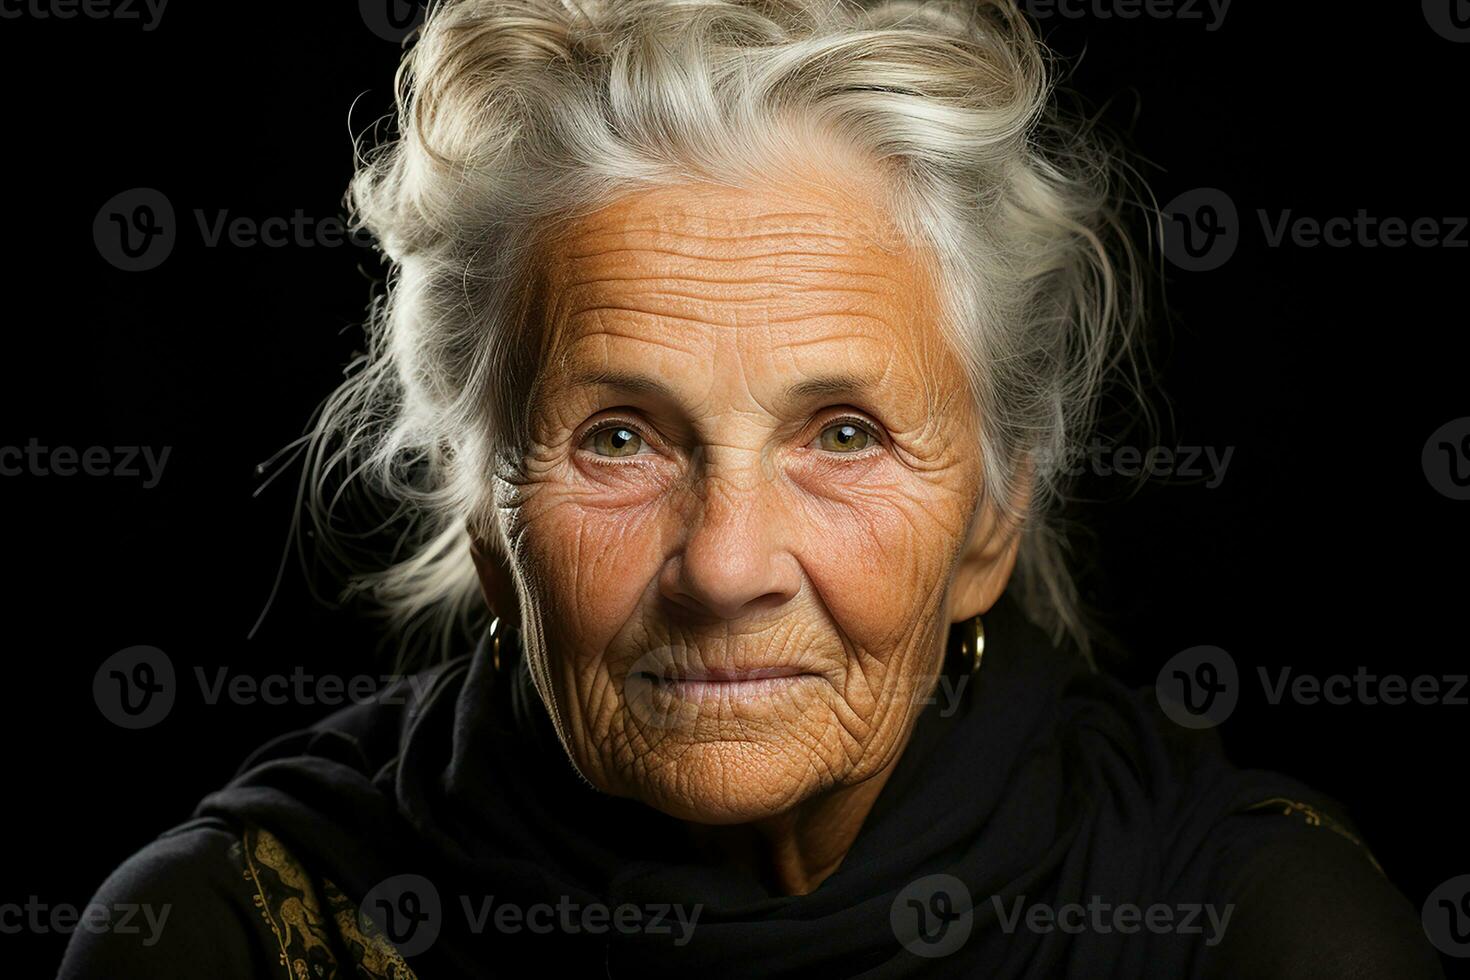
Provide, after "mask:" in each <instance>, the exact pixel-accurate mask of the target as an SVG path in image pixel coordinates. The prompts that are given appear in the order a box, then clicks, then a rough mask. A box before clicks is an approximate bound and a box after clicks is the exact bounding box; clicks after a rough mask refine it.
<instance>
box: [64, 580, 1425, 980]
mask: <svg viewBox="0 0 1470 980" xmlns="http://www.w3.org/2000/svg"><path fill="white" fill-rule="evenodd" d="M986 632H987V649H986V653H985V659H984V661H983V664H982V666H981V669H980V671H979V673H978V675H976V677H975V678H974V679H973V683H970V684H969V689H968V690H967V691H966V692H965V694H964V696H963V698H962V699H961V701H960V702H959V705H958V710H954V711H945V710H943V708H944V706H945V703H944V701H943V700H942V699H940V700H936V701H935V702H934V703H931V704H930V705H928V706H927V707H926V708H925V709H924V711H923V713H922V714H921V715H920V717H919V720H918V722H917V723H916V726H915V729H914V733H913V737H912V739H911V740H910V743H909V745H908V747H907V749H906V750H905V752H904V755H903V757H902V758H901V759H900V760H899V762H898V765H897V767H896V768H895V770H894V771H893V774H892V776H891V777H890V779H889V781H888V783H887V784H886V785H885V786H884V787H883V790H882V792H881V794H880V795H879V797H878V799H877V801H876V803H875V805H874V807H873V809H872V811H871V812H870V814H869V816H868V817H867V819H866V821H865V823H864V824H863V827H862V829H861V832H860V833H859V836H858V838H857V840H856V841H855V843H854V844H853V846H852V848H851V850H850V851H849V853H848V854H847V856H846V858H845V859H844V861H843V863H842V864H841V866H840V867H839V868H838V869H837V871H836V872H834V873H833V874H832V875H831V876H830V877H829V878H827V879H826V880H825V881H824V882H823V883H822V884H821V885H820V886H818V887H817V888H816V889H815V890H814V891H812V892H811V893H810V894H808V895H803V896H786V895H782V894H779V893H774V892H772V891H771V890H770V888H769V887H768V886H767V885H766V884H765V883H764V882H763V881H762V880H760V879H759V878H758V877H756V876H755V875H754V874H753V873H751V872H748V871H742V870H738V869H733V868H730V867H726V866H724V865H720V866H715V865H712V864H710V863H709V862H707V861H705V860H703V859H701V858H700V857H699V854H698V853H697V852H696V850H695V849H694V847H693V845H692V844H691V843H689V839H688V836H687V834H686V833H685V832H684V829H683V826H682V825H681V824H680V823H679V822H678V821H675V820H673V819H672V818H669V817H667V816H665V815H663V814H662V813H660V812H658V811H655V810H653V809H651V808H649V807H646V806H644V805H642V804H640V803H636V802H633V801H631V800H623V799H615V798H611V797H608V796H606V795H604V794H601V793H598V792H597V791H595V790H594V789H592V788H591V787H590V786H588V785H587V784H586V783H585V782H584V781H583V780H582V779H581V778H580V777H579V776H578V775H577V773H576V771H575V770H574V769H573V768H572V766H571V764H570V762H569V760H568V759H567V758H566V755H565V752H564V751H563V750H562V748H561V747H560V745H559V744H557V742H556V740H555V735H554V733H553V732H552V731H551V728H550V721H549V719H548V718H547V717H546V714H545V711H544V708H542V706H541V705H540V702H539V701H538V700H537V699H536V696H535V693H534V691H532V690H531V689H530V686H529V679H528V676H527V674H526V671H525V668H524V665H518V666H517V667H516V668H514V669H513V672H509V673H506V674H502V675H497V673H496V672H495V670H494V669H493V667H492V666H491V663H490V658H489V657H488V655H487V654H486V651H485V649H484V647H483V645H482V648H481V649H480V650H478V651H476V653H474V654H472V655H470V656H466V657H462V658H459V659H458V660H455V661H451V662H449V663H446V664H444V665H441V666H440V667H437V668H434V669H433V670H432V671H430V672H427V673H426V674H424V675H420V676H419V677H417V678H416V679H415V680H416V682H417V683H418V684H420V685H424V684H426V687H424V688H422V689H421V691H420V695H421V696H415V695H414V694H413V687H412V686H411V685H409V684H407V683H406V682H405V683H402V684H401V686H400V687H399V688H398V690H399V692H400V693H402V694H403V695H404V697H403V699H402V700H403V701H404V702H406V703H401V704H394V703H386V702H388V701H390V700H394V699H390V698H380V699H377V700H376V701H375V702H373V703H370V704H364V705H358V706H353V707H351V708H348V709H345V710H343V711H340V712H338V713H337V714H335V715H333V716H332V717H330V718H327V719H325V720H324V721H322V722H320V723H319V724H317V725H316V726H313V727H312V728H310V729H307V730H304V731H301V732H296V733H292V734H289V735H286V736H283V737H281V738H279V739H276V740H275V741H273V742H271V743H268V744H267V745H265V746H264V747H262V749H260V750H259V751H258V752H257V753H256V754H255V755H254V756H253V757H252V758H251V759H250V760H249V761H248V762H247V763H246V765H245V767H244V768H243V769H242V770H241V773H240V775H239V776H237V777H236V779H235V780H234V781H233V782H231V783H230V784H229V785H228V786H227V787H225V788H224V789H223V790H221V791H219V792H217V793H214V794H212V795H211V796H209V797H207V798H205V800H204V801H203V802H202V803H201V804H200V806H199V808H198V811H197V813H196V820H194V821H193V822H191V823H189V824H186V825H184V826H183V827H180V828H176V829H175V830H173V831H171V832H170V833H168V834H165V835H164V836H163V837H161V838H160V839H159V840H158V841H156V842H155V843H153V844H151V845H149V846H148V847H146V848H144V849H143V850H142V851H141V852H139V853H138V854H137V855H135V856H134V857H133V858H131V859H130V860H129V861H128V862H126V863H125V864H124V865H123V866H122V867H121V868H120V869H119V870H118V871H117V872H116V873H115V874H114V875H113V876H112V877H111V878H109V879H108V881H107V882H106V883H105V884H104V885H103V887H102V891H101V893H100V894H99V898H98V901H103V902H108V903H115V902H120V901H130V902H153V903H164V902H168V903H171V904H172V906H173V912H172V916H171V917H170V919H169V925H168V927H166V928H165V929H164V930H163V932H162V936H161V937H160V938H159V939H158V941H157V942H156V943H155V944H154V945H152V946H150V947H147V948H144V947H143V946H142V945H141V943H139V942H138V941H137V938H136V937H124V936H116V935H90V934H84V933H81V932H79V933H78V934H77V935H76V936H75V938H74V940H73V944H72V946H71V948H70V949H69V950H68V953H67V958H66V961H65V963H64V965H63V968H62V972H61V976H62V977H63V978H65V980H81V978H108V980H130V978H142V977H149V978H171V977H196V976H198V977H206V976H207V977H211V978H220V980H232V978H237V977H238V978H244V977H282V978H285V977H293V978H294V977H298V976H312V977H316V976H321V977H330V976H334V975H335V976H344V977H345V976H363V977H399V978H403V977H409V976H416V977H418V978H421V980H456V978H468V977H489V976H522V975H526V974H527V973H529V972H530V971H532V970H535V971H538V972H539V971H545V970H551V971H555V973H556V974H557V975H563V974H565V975H568V976H574V977H635V976H636V977H663V976H670V977H672V976H680V977H699V978H716V977H747V976H749V977H785V976H791V977H795V976H802V977H856V976H862V977H871V978H887V977H908V976H933V977H978V976H983V977H994V978H1003V977H1016V978H1020V977H1026V978H1055V977H1078V978H1089V980H1090V978H1096V977H1202V978H1214V977H1257V978H1262V977H1264V978H1269V977H1286V976H1291V977H1334V978H1341V977H1362V978H1377V977H1392V978H1395V980H1406V978H1408V980H1412V978H1419V977H1426V978H1428V977H1441V976H1443V974H1442V972H1441V969H1440V967H1439V962H1438V959H1437V957H1436V956H1435V954H1434V953H1433V951H1432V949H1431V947H1430V946H1429V944H1428V942H1427V940H1426V939H1425V937H1424V935H1423V933H1422V931H1421V929H1420V926H1419V922H1418V917H1417V915H1416V913H1415V910H1414V909H1413V908H1412V907H1411V906H1410V904H1409V902H1408V901H1407V900H1406V899H1405V898H1404V896H1403V895H1402V894H1400V893H1399V892H1398V891H1397V890H1396V889H1395V888H1394V887H1393V886H1392V885H1391V884H1390V883H1389V882H1388V880H1387V879H1386V878H1385V877H1384V876H1383V874H1382V872H1381V871H1380V870H1379V869H1378V867H1377V865H1376V862H1375V861H1374V860H1373V858H1372V856H1371V854H1369V852H1368V851H1367V849H1366V848H1365V847H1364V846H1363V845H1362V843H1361V842H1360V841H1359V840H1358V839H1357V834H1356V831H1355V830H1354V829H1353V827H1352V826H1351V824H1350V823H1349V822H1348V821H1347V819H1346V818H1345V816H1344V815H1343V814H1342V813H1341V811H1340V807H1338V805H1337V804H1336V803H1335V802H1334V801H1332V800H1330V799H1327V798H1325V797H1323V796H1322V795H1321V794H1319V793H1316V792H1314V791H1312V790H1310V789H1309V788H1307V787H1305V786H1303V785H1301V784H1300V783H1298V782H1296V781H1295V780H1293V779H1290V778H1288V777H1285V776H1282V775H1279V774H1275V773H1271V772H1264V771H1257V770H1242V769H1237V768H1235V767H1233V766H1231V765H1230V764H1229V763H1228V762H1227V761H1226V760H1225V759H1224V757H1223V755H1222V754H1221V752H1220V749H1219V744H1218V738H1217V736H1216V735H1215V734H1214V733H1213V732H1212V731H1209V730H1205V731H1191V730H1186V729H1184V728H1181V727H1179V726H1177V725H1175V724H1174V723H1173V722H1171V721H1170V720H1169V719H1168V718H1167V717H1166V716H1165V715H1164V713H1163V712H1162V711H1161V710H1160V709H1159V708H1158V706H1157V705H1156V704H1155V703H1154V701H1153V698H1152V693H1151V691H1141V692H1135V691H1131V690H1129V689H1127V688H1126V687H1124V686H1123V685H1122V684H1120V683H1119V682H1118V681H1116V680H1115V679H1113V678H1111V677H1108V676H1106V675H1102V674H1096V673H1093V672H1091V671H1089V670H1088V668H1087V667H1086V665H1085V664H1084V663H1083V661H1082V660H1081V659H1080V658H1078V657H1076V656H1075V655H1073V654H1069V653H1067V652H1064V651H1061V650H1057V649H1055V648H1054V647H1053V646H1052V645H1051V644H1050V643H1049V642H1048V641H1047V639H1046V637H1045V636H1044V635H1043V634H1042V633H1041V632H1040V631H1039V630H1037V629H1036V628H1035V627H1034V626H1032V625H1031V624H1030V623H1028V622H1026V621H1025V620H1024V618H1023V617H1022V616H1021V615H1020V613H1019V611H1018V610H1017V609H1016V608H1015V606H1014V605H1013V604H1012V603H1011V602H1010V601H1009V600H1002V601H1001V602H1000V603H998V604H997V606H996V608H995V609H993V610H992V611H991V612H990V613H987V615H986ZM385 934H386V936H387V937H390V938H391V939H392V941H393V943H396V944H397V945H396V947H395V946H394V945H391V944H390V943H389V942H387V941H385ZM303 970H304V971H306V972H304V973H302V972H300V971H303ZM333 970H336V971H338V972H336V973H333V972H332V971H333ZM354 971H355V972H354Z"/></svg>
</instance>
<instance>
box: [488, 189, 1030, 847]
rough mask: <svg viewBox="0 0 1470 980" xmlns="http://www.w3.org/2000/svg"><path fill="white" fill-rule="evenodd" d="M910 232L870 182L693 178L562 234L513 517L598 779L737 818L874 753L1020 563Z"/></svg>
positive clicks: (765, 812)
mask: <svg viewBox="0 0 1470 980" xmlns="http://www.w3.org/2000/svg"><path fill="white" fill-rule="evenodd" d="M880 242H881V243H886V245H887V246H888V247H887V248H886V249H885V248H884V247H880V244H879V243H880ZM895 242H896V238H895V237H894V236H893V235H892V234H891V233H890V232H889V231H887V230H886V228H885V227H884V226H883V225H882V224H881V223H880V221H879V219H878V217H877V213H876V212H875V210H874V209H873V208H872V207H870V206H868V205H866V204H864V203H863V201H862V200H861V199H860V198H858V197H856V196H854V197H852V198H849V197H846V196H837V195H830V194H825V193H819V192H814V191H811V190H801V191H796V190H780V189H762V190H758V191H736V190H730V189H723V188H718V187H714V186H708V185H686V186H680V187H675V188H664V189H660V190H657V191H645V192H641V193H639V194H638V195H636V196H633V197H629V198H624V199H622V200H620V201H619V202H618V203H616V204H614V205H612V206H610V207H607V208H605V209H603V210H602V211H600V212H598V213H596V214H594V215H592V216H591V217H590V218H584V219H582V220H581V221H580V222H579V223H578V224H577V225H576V226H575V228H574V229H573V231H572V233H571V234H570V235H567V236H564V237H560V238H559V239H558V241H557V244H556V246H555V247H553V248H551V249H549V252H550V254H548V255H547V256H546V257H545V264H544V265H543V267H542V270H541V273H542V275H543V276H544V279H543V283H544V286H545V291H544V293H543V295H544V301H543V304H542V307H541V310H540V313H539V315H540V316H542V317H543V318H544V321H545V326H546V328H547V333H546V334H545V348H544V351H545V354H544V358H543V360H542V362H541V363H542V365H543V368H542V374H541V376H540V377H539V378H538V382H537V384H536V386H535V390H534V393H533V396H532V403H531V406H530V410H531V420H532V428H531V432H532V445H531V447H530V451H529V454H528V458H527V459H526V474H525V475H526V482H525V483H524V484H523V485H521V487H520V493H519V494H518V495H517V496H516V499H515V500H514V503H513V504H512V505H511V506H509V507H507V508H506V509H505V510H504V511H503V512H502V513H503V515H504V518H503V519H504V520H505V521H506V523H505V525H504V527H505V530H506V533H507V535H508V540H509V541H510V542H511V544H512V548H513V551H514V552H515V554H516V558H515V563H516V565H517V568H516V579H517V582H518V583H519V585H520V587H521V588H523V589H526V590H527V591H528V592H529V601H530V603H531V605H532V606H533V607H534V608H538V609H539V620H540V622H541V623H542V624H543V625H544V627H545V639H546V650H545V652H544V656H546V657H547V658H549V659H548V661H547V662H546V666H547V668H548V671H549V676H550V677H551V681H552V688H553V690H552V692H551V693H552V695H553V697H554V698H555V701H556V707H557V709H558V711H559V713H560V715H561V717H562V719H563V721H564V723H565V738H566V742H567V748H568V750H569V752H570V753H571V755H572V757H573V760H574V761H575V763H576V765H577V767H578V768H579V769H580V770H581V772H582V773H583V774H584V775H585V776H586V777H587V778H588V779H589V780H590V781H591V782H592V783H593V784H594V785H596V786H598V787H599V788H601V789H603V790H605V791H607V792H610V793H614V794H617V795H622V796H630V797H633V798H636V799H639V800H642V801H643V802H645V803H648V804H650V805H652V806H654V807H657V808H659V809H660V810H663V811H665V812H667V813H670V814H672V815H674V816H677V817H681V818H684V819H690V820H697V821H701V822H707V823H731V822H740V821H748V820H753V819H759V818H762V817H766V816H770V815H774V814H776V813H781V812H785V811H787V810H789V809H790V808H792V807H794V806H795V805H797V804H800V803H802V802H804V801H806V800H808V799H811V798H813V797H815V796H816V795H817V794H820V793H822V792H824V791H827V790H831V789H835V788H840V787H844V786H850V785H854V784H856V783H858V782H861V781H863V780H865V779H868V778H869V777H872V776H874V775H875V774H878V773H879V772H885V771H886V770H887V767H888V766H889V765H890V764H891V763H892V762H893V761H894V760H895V759H896V758H897V756H898V755H899V753H900V752H901V751H902V749H903V746H904V744H905V742H906V740H907V737H908V733H909V731H910V728H911V725H912V722H913V720H914V718H915V717H916V715H917V713H918V712H919V711H920V710H921V709H922V706H923V703H924V702H925V699H926V698H927V697H928V696H929V695H930V693H931V691H932V690H933V686H934V684H935V680H936V676H937V671H938V669H939V665H940V663H941V660H942V656H943V650H944V639H945V634H946V632H947V629H948V627H949V625H950V623H951V621H955V620H958V619H961V618H964V617H966V616H969V615H973V614H974V613H975V612H977V611H980V610H981V609H982V608H984V607H986V606H988V604H989V602H990V601H993V599H994V596H995V593H997V592H998V591H999V587H1001V585H1003V580H1004V578H1005V576H1006V575H1008V574H1009V570H1010V562H1011V560H1012V559H1013V556H1014V550H1013V548H1010V547H1009V546H1008V547H1006V548H1004V549H998V548H997V547H996V546H995V543H994V542H993V541H989V540H988V539H989V538H993V537H996V536H997V535H995V533H994V532H993V531H992V530H989V529H988V528H989V525H990V522H989V521H988V520H987V519H985V518H984V517H983V515H981V511H980V509H979V508H977V501H978V500H979V493H980V480H981V475H980V474H981V470H980V460H979V456H978V448H977V447H978V445H979V441H978V430H977V420H976V419H975V418H974V410H973V408H972V405H971V402H970V399H969V398H968V396H967V395H966V394H965V391H966V389H965V385H964V382H963V380H962V374H961V369H960V366H959V364H958V362H957V361H956V360H955V358H954V356H953V354H952V352H951V351H950V350H949V348H948V347H947V345H946V344H945V342H944V341H943V339H942V338H941V336H940V334H939V332H938V328H937V327H936V319H935V318H936V307H937V301H936V296H935V293H934V290H933V287H932V285H931V280H930V278H929V276H928V274H927V273H926V271H925V270H926V268H927V267H926V265H925V264H924V263H923V262H922V261H920V259H919V257H918V256H917V255H916V254H915V253H912V252H909V251H907V250H898V249H896V248H894V247H893V245H894V243H895ZM972 519H973V521H972Z"/></svg>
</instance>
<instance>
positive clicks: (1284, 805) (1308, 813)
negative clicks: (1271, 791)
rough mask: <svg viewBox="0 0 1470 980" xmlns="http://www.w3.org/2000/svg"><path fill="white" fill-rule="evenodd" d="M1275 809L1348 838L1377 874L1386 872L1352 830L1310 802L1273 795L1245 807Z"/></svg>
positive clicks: (1249, 809)
mask: <svg viewBox="0 0 1470 980" xmlns="http://www.w3.org/2000/svg"><path fill="white" fill-rule="evenodd" d="M1275 809H1279V810H1280V811H1281V814H1282V815H1283V816H1291V815H1293V814H1296V815H1298V816H1300V817H1302V818H1303V819H1305V820H1306V821H1307V823H1308V824H1309V825H1311V826H1313V827H1326V828H1327V829H1328V830H1330V831H1332V832H1333V833H1335V834H1338V835H1339V836H1341V837H1346V838H1347V839H1348V840H1350V841H1352V842H1353V843H1354V844H1356V845H1358V847H1360V848H1362V850H1363V853H1364V854H1366V855H1367V856H1368V860H1369V861H1371V862H1372V863H1373V867H1375V868H1377V869H1378V873H1379V874H1386V872H1384V870H1383V866H1382V865H1380V864H1379V863H1378V859H1377V858H1376V857H1374V856H1373V852H1372V851H1370V850H1369V849H1368V845H1367V844H1364V843H1363V842H1362V840H1360V839H1359V838H1358V837H1357V836H1356V835H1355V834H1353V832H1352V831H1350V830H1348V829H1347V828H1346V827H1344V826H1343V825H1342V824H1341V823H1339V822H1338V821H1337V820H1335V819H1333V818H1332V817H1331V816H1329V815H1328V814H1326V813H1323V812H1322V811H1321V810H1319V809H1317V808H1316V807H1314V806H1312V805H1311V804H1310V803H1303V802H1302V801H1301V800H1290V799H1287V798H1286V797H1284V796H1273V797H1271V798H1270V799H1269V800H1262V801H1261V802H1259V803H1255V804H1252V805H1251V806H1249V807H1247V808H1246V810H1247V811H1248V812H1249V811H1256V810H1275Z"/></svg>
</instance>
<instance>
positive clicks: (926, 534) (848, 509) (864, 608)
mask: <svg viewBox="0 0 1470 980" xmlns="http://www.w3.org/2000/svg"><path fill="white" fill-rule="evenodd" d="M952 496H953V495H952V494H949V493H947V492H944V491H942V490H938V489H937V488H935V487H931V486H927V485H909V482H908V481H904V480H902V479H901V478H900V479H897V480H893V481H890V482H888V483H883V484H876V485H869V486H865V487H863V488H862V489H861V490H857V489H853V488H848V489H847V490H846V491H845V492H844V493H842V494H840V495H837V496H832V495H828V496H824V497H821V498H815V497H811V496H808V497H807V498H806V499H805V500H804V501H803V503H802V504H801V506H800V509H799V512H800V514H801V518H800V521H799V529H798V530H797V532H796V534H797V537H798V539H799V540H798V541H797V542H796V543H795V544H796V546H797V547H799V548H800V554H801V556H802V565H803V567H804V568H805V569H806V573H807V575H808V577H809V578H810V579H811V582H812V586H813V588H814V589H815V590H816V591H817V593H818V594H819V595H820V597H821V601H822V603H823V604H824V605H825V606H826V607H827V609H828V610H830V612H831V614H832V617H833V619H834V620H835V622H836V623H837V625H838V628H839V629H841V630H842V632H843V633H844V634H845V635H846V636H847V638H848V640H849V641H850V642H851V643H852V644H853V645H854V646H855V647H856V649H857V651H858V652H859V653H860V654H866V655H868V656H876V657H882V658H885V659H886V657H888V656H890V655H892V654H893V653H895V652H902V651H904V650H905V649H906V648H908V647H911V646H912V645H913V643H914V641H915V640H916V639H917V637H916V628H918V627H921V626H923V625H924V623H923V620H924V618H925V616H926V615H932V612H933V610H934V609H936V608H937V607H938V602H937V597H938V595H939V594H940V593H942V591H943V589H944V586H945V582H946V579H947V576H948V573H949V570H950V565H951V562H952V559H953V551H954V544H955V541H956V535H957V529H956V526H955V525H956V524H957V523H958V520H959V517H958V515H957V514H952V513H950V511H951V510H955V509H957V508H955V507H953V506H950V505H949V499H950V498H951V497H952ZM936 501H943V503H942V504H941V503H937V502H936Z"/></svg>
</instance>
